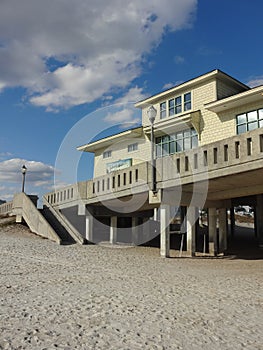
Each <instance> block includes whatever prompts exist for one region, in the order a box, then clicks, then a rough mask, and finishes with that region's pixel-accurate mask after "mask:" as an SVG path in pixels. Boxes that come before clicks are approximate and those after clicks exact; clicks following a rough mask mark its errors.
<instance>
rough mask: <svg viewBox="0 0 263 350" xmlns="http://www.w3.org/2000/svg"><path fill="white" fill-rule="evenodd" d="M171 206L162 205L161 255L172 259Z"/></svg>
mask: <svg viewBox="0 0 263 350" xmlns="http://www.w3.org/2000/svg"><path fill="white" fill-rule="evenodd" d="M169 224H170V206H169V205H167V204H162V205H161V207H160V234H161V237H160V255H161V256H162V257H164V258H169V257H170V227H169Z"/></svg>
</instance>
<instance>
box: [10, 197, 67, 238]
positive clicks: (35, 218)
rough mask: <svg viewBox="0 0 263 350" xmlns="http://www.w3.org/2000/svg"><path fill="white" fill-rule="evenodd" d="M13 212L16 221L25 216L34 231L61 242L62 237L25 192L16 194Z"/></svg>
mask: <svg viewBox="0 0 263 350" xmlns="http://www.w3.org/2000/svg"><path fill="white" fill-rule="evenodd" d="M13 213H14V215H16V222H21V221H22V218H23V219H24V220H25V222H26V223H27V225H28V227H29V228H30V230H31V231H32V232H34V233H36V234H37V235H39V236H42V237H45V238H48V239H50V240H52V241H55V242H57V243H59V244H61V238H60V237H59V236H58V234H57V233H56V232H55V231H54V229H53V228H52V227H51V226H50V224H49V223H48V222H47V220H46V219H45V218H44V216H43V215H42V214H41V213H40V212H39V211H38V209H37V208H36V206H35V205H34V203H33V202H32V201H31V199H30V198H29V197H28V196H27V195H26V194H25V193H22V192H21V193H18V194H16V195H15V196H14V199H13Z"/></svg>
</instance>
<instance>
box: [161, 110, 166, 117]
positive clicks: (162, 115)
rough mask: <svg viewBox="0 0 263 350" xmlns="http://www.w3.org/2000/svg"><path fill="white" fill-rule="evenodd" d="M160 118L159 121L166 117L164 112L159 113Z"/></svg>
mask: <svg viewBox="0 0 263 350" xmlns="http://www.w3.org/2000/svg"><path fill="white" fill-rule="evenodd" d="M160 116H161V119H163V118H165V117H166V111H161V114H160Z"/></svg>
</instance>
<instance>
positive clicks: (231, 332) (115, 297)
mask: <svg viewBox="0 0 263 350" xmlns="http://www.w3.org/2000/svg"><path fill="white" fill-rule="evenodd" d="M0 248H1V264H0V278H1V281H0V349H34V350H38V349H42V350H44V349H64V350H65V349H68V350H72V349H105V350H108V349H114V350H117V349H122V350H125V349H127V350H135V349H136V350H137V349H138V350H139V349H149V350H150V349H151V350H155V349H156V350H159V349H160V350H161V349H163V350H164V349H187V350H191V349H209V350H212V349H213V350H215V349H220V350H222V349H231V350H233V349H235V350H237V349H251V350H256V349H263V283H262V282H263V272H262V268H263V261H262V260H260V259H258V260H241V259H229V258H223V259H208V258H206V259H201V258H195V259H187V258H182V259H178V258H173V259H162V258H161V257H160V256H159V249H156V248H146V247H136V248H126V249H112V248H108V247H101V246H96V245H86V246H81V245H77V244H75V245H64V246H63V245H61V246H59V245H57V244H56V243H53V242H51V241H48V240H46V239H42V238H40V237H38V236H36V235H34V234H32V233H30V231H29V230H28V229H27V228H25V227H23V226H22V225H7V226H1V227H0Z"/></svg>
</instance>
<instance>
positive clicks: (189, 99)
mask: <svg viewBox="0 0 263 350" xmlns="http://www.w3.org/2000/svg"><path fill="white" fill-rule="evenodd" d="M190 101H191V92H188V93H187V94H184V102H190Z"/></svg>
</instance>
